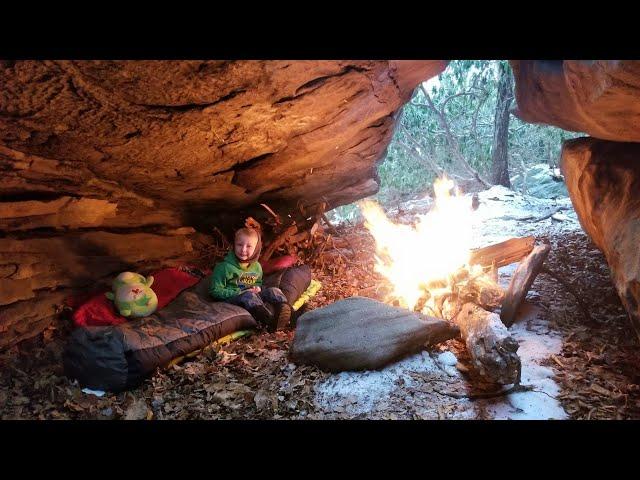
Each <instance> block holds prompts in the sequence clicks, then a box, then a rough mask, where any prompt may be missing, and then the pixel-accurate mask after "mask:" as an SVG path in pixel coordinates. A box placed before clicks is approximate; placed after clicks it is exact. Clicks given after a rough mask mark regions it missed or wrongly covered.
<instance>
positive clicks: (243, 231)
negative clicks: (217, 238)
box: [234, 227, 260, 241]
mask: <svg viewBox="0 0 640 480" xmlns="http://www.w3.org/2000/svg"><path fill="white" fill-rule="evenodd" d="M240 236H245V237H255V238H256V239H258V241H259V240H260V232H258V230H256V229H255V228H247V227H244V228H240V229H238V230H236V235H235V237H234V241H236V240H238V237H240Z"/></svg>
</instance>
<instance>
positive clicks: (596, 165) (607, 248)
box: [562, 138, 640, 336]
mask: <svg viewBox="0 0 640 480" xmlns="http://www.w3.org/2000/svg"><path fill="white" fill-rule="evenodd" d="M562 172H563V173H564V176H565V181H566V184H567V188H568V190H569V193H570V196H571V200H572V202H573V206H574V208H575V210H576V213H577V215H578V218H579V220H580V224H581V225H582V228H583V229H584V230H585V232H587V233H588V234H589V236H590V237H591V238H592V240H593V241H594V242H595V244H596V245H597V246H598V248H600V250H602V252H603V253H604V255H605V257H606V259H607V262H608V263H609V266H610V267H611V272H612V276H613V280H614V283H615V285H616V288H617V290H618V293H619V295H620V298H621V299H622V303H623V304H624V306H625V308H626V309H627V312H628V313H629V317H630V318H631V321H632V323H633V326H634V328H635V330H636V332H637V333H638V336H640V195H639V193H640V143H621V142H608V141H604V140H596V139H593V138H579V139H575V140H569V141H567V142H565V143H564V145H563V148H562Z"/></svg>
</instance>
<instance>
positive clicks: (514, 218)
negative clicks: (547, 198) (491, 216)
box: [500, 206, 572, 223]
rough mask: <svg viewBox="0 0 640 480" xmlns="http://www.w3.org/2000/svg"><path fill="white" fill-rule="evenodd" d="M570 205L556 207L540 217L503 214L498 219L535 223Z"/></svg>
mask: <svg viewBox="0 0 640 480" xmlns="http://www.w3.org/2000/svg"><path fill="white" fill-rule="evenodd" d="M571 208H572V207H568V206H567V207H558V208H556V209H555V210H554V211H553V212H551V213H547V214H546V215H543V216H542V217H537V218H536V217H534V216H533V215H528V216H526V217H512V216H508V215H507V216H504V217H500V220H516V221H518V222H524V221H531V223H536V222H541V221H542V220H546V219H547V218H549V217H552V216H553V215H555V214H556V213H558V212H561V211H562V210H571Z"/></svg>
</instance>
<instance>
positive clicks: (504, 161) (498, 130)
mask: <svg viewBox="0 0 640 480" xmlns="http://www.w3.org/2000/svg"><path fill="white" fill-rule="evenodd" d="M499 65H500V80H499V81H498V101H497V104H496V114H495V117H494V129H493V147H492V153H491V160H492V164H491V181H492V182H493V183H494V184H495V185H504V186H505V187H509V188H511V182H510V181H509V157H508V153H509V152H508V146H509V117H510V115H511V113H510V111H509V108H510V106H511V101H512V100H513V78H512V76H511V70H510V69H509V67H508V66H507V64H506V62H500V64H499Z"/></svg>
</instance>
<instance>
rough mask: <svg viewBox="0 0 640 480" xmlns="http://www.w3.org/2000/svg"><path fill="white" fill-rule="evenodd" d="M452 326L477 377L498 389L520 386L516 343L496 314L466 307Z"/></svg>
mask: <svg viewBox="0 0 640 480" xmlns="http://www.w3.org/2000/svg"><path fill="white" fill-rule="evenodd" d="M453 323H455V324H456V325H457V326H458V327H459V328H460V334H461V335H462V339H463V340H464V341H465V343H466V345H467V350H468V351H469V355H470V356H471V361H472V363H473V365H474V366H475V367H476V368H477V369H478V371H479V373H480V375H482V376H483V377H485V378H486V379H487V380H489V381H491V382H494V383H498V384H500V385H509V384H512V383H519V382H520V370H521V364H520V357H518V354H517V353H516V351H517V350H518V342H516V340H515V339H514V338H513V337H511V336H510V335H509V332H508V331H507V329H506V327H505V326H504V325H503V323H502V322H501V321H500V317H499V316H498V315H497V314H495V313H491V312H487V311H486V310H484V309H483V308H480V307H478V306H477V305H475V304H473V303H465V304H464V305H463V306H462V309H461V310H460V313H458V315H456V316H455V318H454V319H453Z"/></svg>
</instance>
